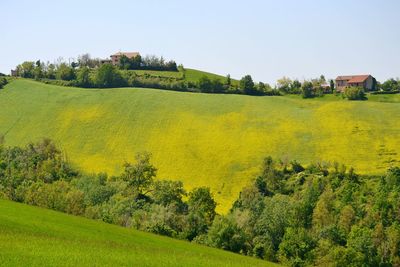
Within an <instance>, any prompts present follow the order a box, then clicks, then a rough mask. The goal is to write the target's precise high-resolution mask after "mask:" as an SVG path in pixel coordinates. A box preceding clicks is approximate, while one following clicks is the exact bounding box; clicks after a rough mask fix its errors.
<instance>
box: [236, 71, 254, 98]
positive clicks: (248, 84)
mask: <svg viewBox="0 0 400 267" xmlns="http://www.w3.org/2000/svg"><path fill="white" fill-rule="evenodd" d="M239 86H240V89H241V90H242V91H243V93H244V94H246V95H255V94H258V91H257V90H256V89H255V87H254V82H253V78H251V76H250V75H246V76H244V77H243V78H242V79H241V80H240V85H239Z"/></svg>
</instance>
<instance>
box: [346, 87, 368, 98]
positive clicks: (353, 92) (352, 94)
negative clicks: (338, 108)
mask: <svg viewBox="0 0 400 267" xmlns="http://www.w3.org/2000/svg"><path fill="white" fill-rule="evenodd" d="M343 96H344V97H345V98H347V99H348V100H365V99H366V97H365V93H364V90H363V89H362V88H360V87H346V88H345V89H344V92H343Z"/></svg>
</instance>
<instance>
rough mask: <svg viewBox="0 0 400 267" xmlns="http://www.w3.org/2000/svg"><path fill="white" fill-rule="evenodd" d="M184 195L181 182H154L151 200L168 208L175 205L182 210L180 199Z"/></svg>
mask: <svg viewBox="0 0 400 267" xmlns="http://www.w3.org/2000/svg"><path fill="white" fill-rule="evenodd" d="M185 195H186V191H185V189H184V188H183V183H182V182H181V181H167V180H162V181H156V182H154V190H153V192H152V198H153V200H154V202H155V203H157V204H160V205H163V206H168V205H176V206H177V207H178V208H181V210H182V208H183V200H182V197H183V196H185Z"/></svg>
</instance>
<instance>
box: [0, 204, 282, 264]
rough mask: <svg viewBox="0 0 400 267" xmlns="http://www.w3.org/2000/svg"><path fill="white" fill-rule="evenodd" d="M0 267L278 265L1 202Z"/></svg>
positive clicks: (39, 209)
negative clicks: (49, 266)
mask: <svg viewBox="0 0 400 267" xmlns="http://www.w3.org/2000/svg"><path fill="white" fill-rule="evenodd" d="M0 265H1V266H47V265H51V266H78V265H79V266H279V265H277V264H273V263H269V262H266V261H262V260H257V259H255V258H251V257H245V256H241V255H238V254H234V253H230V252H226V251H223V250H218V249H213V248H209V247H205V246H200V245H196V244H191V243H189V242H185V241H179V240H176V239H172V238H167V237H162V236H157V235H153V234H149V233H144V232H139V231H136V230H132V229H127V228H124V227H118V226H115V225H109V224H106V223H102V222H98V221H94V220H89V219H85V218H80V217H75V216H71V215H66V214H63V213H60V212H55V211H51V210H46V209H42V208H37V207H32V206H27V205H24V204H19V203H15V202H10V201H5V200H0Z"/></svg>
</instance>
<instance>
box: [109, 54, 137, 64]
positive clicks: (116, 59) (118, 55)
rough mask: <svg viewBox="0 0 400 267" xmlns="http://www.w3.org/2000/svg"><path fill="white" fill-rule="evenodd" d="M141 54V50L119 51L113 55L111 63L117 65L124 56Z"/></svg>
mask: <svg viewBox="0 0 400 267" xmlns="http://www.w3.org/2000/svg"><path fill="white" fill-rule="evenodd" d="M139 55H140V54H139V52H118V53H115V54H113V55H111V56H110V58H111V63H112V64H113V65H117V64H118V63H119V59H120V58H121V57H122V56H126V57H127V58H135V57H137V56H139Z"/></svg>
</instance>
